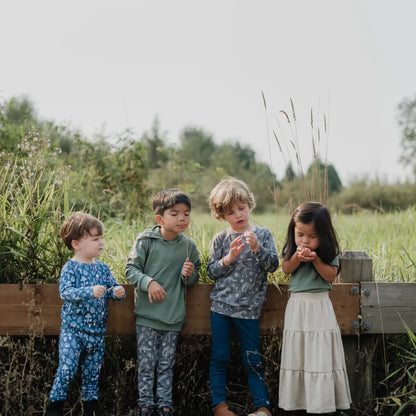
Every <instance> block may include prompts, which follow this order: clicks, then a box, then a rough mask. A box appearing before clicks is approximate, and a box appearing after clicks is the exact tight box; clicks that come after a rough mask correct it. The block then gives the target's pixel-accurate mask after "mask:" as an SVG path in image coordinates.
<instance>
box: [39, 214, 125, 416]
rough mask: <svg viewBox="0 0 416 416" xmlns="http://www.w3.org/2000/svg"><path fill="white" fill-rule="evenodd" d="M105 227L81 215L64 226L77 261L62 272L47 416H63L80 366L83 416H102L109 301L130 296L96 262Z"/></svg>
mask: <svg viewBox="0 0 416 416" xmlns="http://www.w3.org/2000/svg"><path fill="white" fill-rule="evenodd" d="M103 228H104V227H103V224H102V223H101V221H99V220H98V219H97V218H95V217H93V216H92V215H89V214H84V213H82V212H77V213H75V214H73V215H71V216H69V217H68V218H67V219H66V220H65V221H64V223H63V224H62V227H61V236H62V239H63V241H64V243H65V245H66V246H67V247H68V248H69V249H70V250H72V251H73V253H74V256H73V257H72V259H70V260H69V261H68V262H67V263H66V264H65V265H64V267H63V269H62V273H61V276H60V281H59V293H60V295H61V298H62V300H63V301H64V304H63V306H62V312H61V319H62V325H61V332H60V336H59V366H58V370H57V372H56V376H55V380H54V382H53V385H52V390H51V393H50V396H49V405H48V409H47V412H46V415H47V416H60V415H63V406H64V401H65V399H66V397H67V394H68V389H69V385H70V383H71V382H72V380H73V379H74V377H75V375H76V373H77V369H78V364H80V365H81V371H82V386H81V391H82V400H83V415H84V416H94V415H95V416H102V415H104V413H103V411H102V410H101V409H100V407H99V406H98V403H97V400H98V377H99V374H100V369H101V363H102V361H103V356H104V345H105V338H104V334H105V331H106V321H107V315H108V308H107V305H108V299H109V298H111V299H114V300H122V299H124V297H125V291H124V288H123V286H120V285H119V284H118V283H117V282H116V280H115V278H114V277H113V275H112V274H111V271H110V268H109V267H108V266H107V265H106V264H104V263H102V262H100V261H98V260H96V259H95V258H96V257H98V256H99V255H100V254H101V252H102V250H103V248H104V243H103V239H102V237H103Z"/></svg>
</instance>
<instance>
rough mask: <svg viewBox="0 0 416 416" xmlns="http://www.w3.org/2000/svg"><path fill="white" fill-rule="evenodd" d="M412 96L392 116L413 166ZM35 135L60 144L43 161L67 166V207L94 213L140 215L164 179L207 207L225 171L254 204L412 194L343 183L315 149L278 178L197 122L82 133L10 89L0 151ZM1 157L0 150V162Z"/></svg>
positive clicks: (352, 201)
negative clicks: (176, 132)
mask: <svg viewBox="0 0 416 416" xmlns="http://www.w3.org/2000/svg"><path fill="white" fill-rule="evenodd" d="M415 102H416V100H415V101H410V100H408V101H406V100H405V101H403V103H401V105H400V106H399V109H400V115H401V118H400V120H399V123H400V125H401V126H402V127H403V132H404V135H403V142H402V144H403V149H404V151H405V153H404V155H405V156H403V158H402V161H403V163H405V164H413V168H414V169H415V171H416V156H415V154H416V150H415V149H416V139H415V137H416V134H415V130H416V121H415V120H416V104H415ZM40 136H42V137H45V138H47V139H48V141H49V143H50V149H49V150H48V152H50V153H51V154H54V149H55V148H59V149H60V153H59V154H58V155H57V157H52V156H51V155H50V156H51V157H49V158H48V163H49V166H50V169H51V170H53V169H58V168H59V169H66V172H67V174H66V175H65V180H66V183H67V186H68V189H70V190H72V192H70V196H71V201H70V204H71V207H72V208H73V209H88V210H90V211H91V212H92V213H94V214H96V215H98V214H100V215H101V216H117V217H126V216H127V215H128V216H130V217H133V218H134V217H137V216H140V215H145V214H146V213H148V212H149V206H150V199H151V197H152V195H153V194H154V193H155V192H157V191H159V190H160V189H162V188H166V187H179V188H181V189H183V190H184V191H185V192H187V193H188V194H189V195H190V196H191V198H192V201H193V204H194V207H196V208H197V209H205V210H206V209H207V202H206V199H207V195H208V194H209V192H210V190H211V189H212V187H213V186H214V185H215V184H216V183H217V182H218V181H219V180H221V179H223V178H224V177H227V176H232V177H237V178H239V179H242V180H244V181H245V182H247V184H248V185H249V187H250V188H251V189H252V190H253V191H254V193H255V196H256V201H257V208H256V211H265V210H275V209H276V208H277V207H288V209H289V210H290V209H292V208H293V205H296V204H298V203H300V202H302V201H304V200H306V199H314V200H319V201H322V202H325V203H328V204H329V203H330V205H331V207H332V208H335V209H340V210H351V211H353V210H357V209H378V210H391V209H400V208H406V207H407V206H409V205H413V204H414V203H415V200H416V197H415V196H414V195H415V194H416V193H415V192H412V191H413V190H414V184H395V185H388V184H384V183H382V182H380V181H379V180H375V181H373V182H369V181H368V180H364V179H362V180H357V181H356V182H354V183H352V184H350V185H349V186H348V187H345V186H343V184H342V182H341V180H340V178H339V176H338V173H337V171H336V168H335V167H334V166H333V165H331V164H325V163H323V161H322V160H321V159H320V157H319V155H316V156H315V157H314V159H313V162H312V163H311V164H310V166H309V167H308V168H307V169H306V171H305V172H301V173H296V171H297V169H295V168H294V166H293V164H292V163H290V162H289V164H288V165H287V166H286V170H285V174H284V176H283V178H280V179H279V178H277V177H276V175H275V174H274V173H273V171H272V170H271V168H270V166H269V165H268V164H266V163H262V162H260V161H259V160H258V159H257V157H256V153H255V151H254V150H253V149H252V148H251V147H249V146H247V145H243V144H241V143H239V142H231V141H228V142H224V143H221V144H217V143H216V142H215V140H214V137H213V135H212V134H211V133H209V132H207V131H205V130H204V129H203V128H200V127H194V126H188V127H185V128H184V129H183V130H182V132H181V133H180V136H179V140H178V145H172V144H169V143H168V140H167V134H166V132H164V131H163V130H162V128H161V126H160V123H159V121H158V119H155V120H154V122H153V124H152V126H151V127H150V128H149V129H148V130H147V131H145V132H143V133H142V134H141V135H139V134H137V133H135V132H134V131H131V130H125V131H124V132H121V133H120V134H117V135H114V136H111V137H107V136H105V135H97V136H95V137H93V138H86V137H84V136H83V134H82V133H81V132H80V131H77V130H73V129H70V128H69V127H67V126H65V125H60V124H57V123H55V122H54V121H48V120H42V119H40V118H39V117H38V115H37V114H36V111H35V108H34V105H33V103H32V102H31V101H30V99H28V98H27V97H14V98H11V99H10V100H8V101H6V102H5V103H4V104H3V105H2V107H1V109H0V147H1V150H2V152H3V153H2V154H7V153H16V150H17V149H18V146H19V144H20V143H21V142H22V140H23V139H24V138H26V140H29V141H30V140H33V139H34V138H35V137H36V138H37V137H40ZM409 149H410V150H409ZM412 149H413V150H412ZM412 152H413V153H412ZM22 156H23V157H24V153H22ZM2 160H3V161H2ZM5 160H6V159H5V158H4V157H3V159H1V158H0V163H3V164H4V163H6V162H5ZM295 167H296V166H295ZM410 185H411V186H410Z"/></svg>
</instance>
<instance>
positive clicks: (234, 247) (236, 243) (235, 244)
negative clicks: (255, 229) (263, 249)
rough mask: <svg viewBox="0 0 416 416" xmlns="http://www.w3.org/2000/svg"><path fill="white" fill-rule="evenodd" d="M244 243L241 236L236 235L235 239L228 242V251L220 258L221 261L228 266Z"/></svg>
mask: <svg viewBox="0 0 416 416" xmlns="http://www.w3.org/2000/svg"><path fill="white" fill-rule="evenodd" d="M245 245H246V244H245V243H244V241H243V237H241V236H240V237H237V238H236V239H235V240H233V241H232V242H231V244H230V251H229V252H228V254H227V255H226V256H225V257H224V258H223V259H222V261H223V263H224V264H225V265H226V266H229V265H230V264H231V263H232V262H233V261H234V260H235V259H236V257H237V256H238V255H239V254H240V253H241V250H242V249H243V247H244V246H245Z"/></svg>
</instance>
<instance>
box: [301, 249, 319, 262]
mask: <svg viewBox="0 0 416 416" xmlns="http://www.w3.org/2000/svg"><path fill="white" fill-rule="evenodd" d="M296 254H297V256H298V259H299V260H300V261H314V260H315V259H316V257H317V254H316V252H315V251H312V250H311V249H309V248H308V247H302V246H299V247H298V248H297V250H296Z"/></svg>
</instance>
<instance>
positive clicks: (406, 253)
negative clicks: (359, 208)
mask: <svg viewBox="0 0 416 416" xmlns="http://www.w3.org/2000/svg"><path fill="white" fill-rule="evenodd" d="M251 218H252V222H253V224H257V225H259V226H265V227H268V228H269V229H270V230H271V231H272V233H273V235H274V237H275V241H276V246H277V250H278V252H279V254H280V253H281V249H282V247H283V243H284V239H285V234H286V230H287V224H288V221H289V213H285V212H277V213H268V214H256V213H255V212H253V213H252V217H251ZM333 222H334V225H335V228H336V230H337V233H338V237H339V241H340V245H341V250H342V251H346V250H355V251H365V252H366V253H367V254H368V255H369V256H370V257H371V258H372V259H373V279H374V280H376V281H380V282H383V281H388V282H416V263H415V261H416V233H415V231H416V209H414V208H412V209H408V210H406V211H401V212H395V213H390V214H380V213H370V212H362V213H358V214H354V215H346V214H338V213H335V214H333ZM151 225H153V223H152V220H151V219H149V220H148V221H147V222H146V221H143V220H140V221H136V222H135V221H130V222H128V223H127V222H126V223H123V222H117V221H114V220H113V221H110V222H107V223H106V232H105V236H104V237H105V241H106V250H105V253H104V254H103V256H102V258H101V260H103V261H104V262H106V263H108V264H109V265H110V266H111V268H112V270H113V272H114V274H115V276H116V277H117V279H119V280H120V281H121V282H123V281H124V266H125V262H126V259H127V256H128V253H129V251H130V249H131V247H132V245H133V243H134V240H135V238H136V236H137V234H138V233H139V232H141V231H143V230H144V229H145V228H147V227H149V226H151ZM226 227H227V223H224V222H219V221H217V220H215V219H214V218H212V217H211V216H210V215H209V214H207V213H199V212H193V213H192V222H191V226H190V227H189V229H188V230H187V232H186V233H187V235H189V236H191V237H192V238H193V240H194V241H195V243H196V244H197V246H198V249H199V252H200V256H201V259H202V263H203V268H202V271H201V275H202V281H206V276H205V264H206V260H207V259H208V255H209V250H210V245H211V241H212V238H213V236H214V235H215V234H216V233H217V232H219V231H220V230H222V229H224V228H226ZM273 279H274V280H275V279H277V280H278V281H279V280H281V279H284V276H283V274H282V272H281V271H280V269H279V271H278V272H277V273H276V274H275V276H274V277H273Z"/></svg>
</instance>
